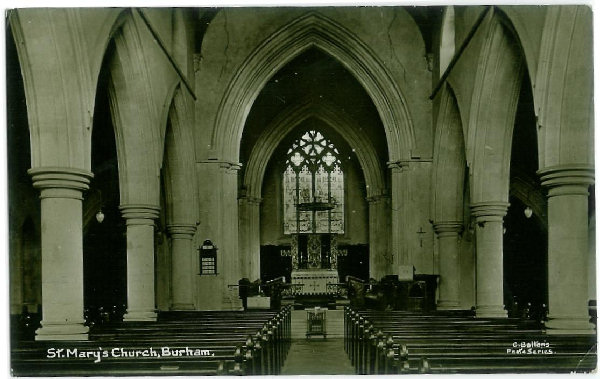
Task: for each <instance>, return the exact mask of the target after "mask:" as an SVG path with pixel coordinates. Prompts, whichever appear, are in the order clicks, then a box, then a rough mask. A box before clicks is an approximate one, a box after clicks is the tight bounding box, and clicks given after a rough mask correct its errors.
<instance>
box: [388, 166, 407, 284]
mask: <svg viewBox="0 0 600 379" xmlns="http://www.w3.org/2000/svg"><path fill="white" fill-rule="evenodd" d="M407 164H408V163H407V162H389V163H388V167H389V168H390V169H391V170H392V193H391V195H392V199H391V210H390V211H391V231H390V237H391V241H390V242H391V244H390V250H391V251H390V254H391V259H392V273H394V274H396V273H397V271H398V266H399V265H407V264H410V263H411V262H410V257H409V251H408V246H407V241H406V223H405V221H404V217H406V215H405V213H406V212H405V210H406V209H405V205H406V202H405V199H404V198H405V196H407V180H406V178H405V177H404V178H403V172H404V170H405V169H406V165H407ZM404 176H406V175H404Z"/></svg>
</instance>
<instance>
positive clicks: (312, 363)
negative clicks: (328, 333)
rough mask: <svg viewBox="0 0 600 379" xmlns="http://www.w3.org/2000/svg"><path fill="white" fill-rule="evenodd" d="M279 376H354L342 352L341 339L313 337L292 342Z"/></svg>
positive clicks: (352, 369)
mask: <svg viewBox="0 0 600 379" xmlns="http://www.w3.org/2000/svg"><path fill="white" fill-rule="evenodd" d="M281 374H282V375H301V374H310V375H315V374H319V375H335V374H340V375H341V374H345V375H351V374H354V368H353V367H352V365H351V364H350V359H348V356H347V355H346V353H345V352H344V340H343V339H341V338H335V339H329V338H327V339H323V338H321V337H313V338H311V339H308V340H293V341H292V346H291V347H290V352H289V354H288V356H287V359H286V360H285V363H284V365H283V368H282V370H281Z"/></svg>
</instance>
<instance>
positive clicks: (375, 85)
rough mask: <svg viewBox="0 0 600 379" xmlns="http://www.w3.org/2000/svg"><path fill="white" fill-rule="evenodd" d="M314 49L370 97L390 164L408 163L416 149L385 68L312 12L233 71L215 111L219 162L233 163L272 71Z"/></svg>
mask: <svg viewBox="0 0 600 379" xmlns="http://www.w3.org/2000/svg"><path fill="white" fill-rule="evenodd" d="M313 46H316V47H318V48H319V49H321V50H323V51H325V52H327V53H328V54H330V55H331V56H333V57H335V58H336V59H337V60H338V61H339V62H341V63H342V64H343V65H344V66H345V67H346V68H347V69H348V70H349V71H350V72H351V73H352V74H353V75H354V76H355V77H356V79H357V80H358V81H359V82H360V83H361V84H362V85H363V86H364V88H365V90H366V91H367V93H368V94H369V95H370V96H371V98H372V99H373V102H374V104H375V106H376V107H377V109H378V112H379V115H380V117H381V120H382V123H383V125H384V128H385V130H386V135H387V139H388V151H390V153H391V152H395V153H392V154H394V155H391V156H390V158H389V160H390V161H396V160H399V159H401V158H405V159H406V158H409V157H410V151H411V150H412V149H413V148H414V144H415V142H414V139H415V137H414V132H413V130H412V128H413V126H412V119H411V116H410V112H409V111H408V108H407V105H406V101H405V100H404V96H403V94H402V92H401V90H400V88H398V87H397V86H396V85H395V84H394V83H395V81H393V80H391V77H390V73H389V72H388V68H386V67H385V66H384V65H383V64H382V63H381V61H380V60H379V59H377V56H376V55H374V54H373V53H372V52H371V51H369V48H368V47H367V46H366V45H365V44H364V43H363V42H362V41H360V40H359V39H358V38H357V37H356V36H355V35H353V34H352V33H351V32H349V31H348V30H346V29H344V28H342V27H340V26H339V25H338V24H336V23H335V22H333V21H331V20H329V19H328V18H326V17H324V16H323V15H321V14H319V13H316V12H309V13H307V14H306V15H303V16H302V17H300V18H298V19H297V20H295V21H293V22H291V23H289V24H288V25H285V26H284V27H283V28H281V29H280V30H278V31H276V32H275V33H274V34H273V35H272V36H270V37H269V38H268V40H266V41H265V42H264V43H263V44H261V45H260V46H259V47H258V48H257V49H256V50H255V51H254V52H252V54H251V55H250V56H249V59H248V60H247V61H246V62H244V64H243V66H242V67H241V68H239V69H238V70H237V73H236V75H235V77H234V78H233V79H232V81H231V83H230V84H229V86H228V88H227V91H226V93H225V95H224V101H223V103H222V104H221V106H220V107H219V109H218V111H217V116H216V119H215V126H214V133H213V135H212V138H211V140H212V145H211V148H212V149H213V150H216V151H220V154H221V155H222V159H228V160H231V161H233V162H235V161H237V159H238V146H239V141H240V139H241V137H242V133H243V126H244V122H245V119H246V116H247V113H248V111H249V106H250V104H252V102H253V101H254V98H255V97H256V95H257V94H258V92H259V91H260V89H261V88H262V87H263V86H264V84H265V83H266V81H267V80H268V79H269V77H270V76H271V75H272V73H273V72H276V71H277V70H278V69H280V68H281V67H282V66H284V65H285V64H286V63H287V62H289V61H290V60H291V59H293V58H294V57H295V56H297V55H299V54H300V53H301V52H302V51H304V50H306V49H308V48H310V47H313ZM389 84H391V86H390V85H389ZM396 154H397V155H396Z"/></svg>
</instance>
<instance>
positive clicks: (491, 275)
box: [471, 201, 509, 317]
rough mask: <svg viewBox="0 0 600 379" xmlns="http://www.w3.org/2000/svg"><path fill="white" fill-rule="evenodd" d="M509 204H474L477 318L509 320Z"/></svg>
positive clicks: (490, 202)
mask: <svg viewBox="0 0 600 379" xmlns="http://www.w3.org/2000/svg"><path fill="white" fill-rule="evenodd" d="M508 206H509V204H508V203H506V202H499V201H497V202H495V201H488V202H481V203H476V204H473V205H471V215H472V216H473V217H474V218H475V223H476V230H477V233H476V238H477V241H476V250H477V306H476V309H475V312H476V316H477V317H507V312H506V310H505V309H504V290H503V282H504V275H503V264H504V260H503V250H502V249H503V234H504V225H503V218H504V216H505V215H506V211H507V210H508Z"/></svg>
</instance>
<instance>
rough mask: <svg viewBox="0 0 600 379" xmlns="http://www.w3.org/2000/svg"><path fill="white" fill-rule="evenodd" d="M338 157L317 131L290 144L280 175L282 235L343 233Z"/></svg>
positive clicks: (341, 188) (334, 148) (342, 186)
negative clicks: (281, 174) (284, 165)
mask: <svg viewBox="0 0 600 379" xmlns="http://www.w3.org/2000/svg"><path fill="white" fill-rule="evenodd" d="M338 156H339V151H338V149H337V148H336V147H335V145H334V144H333V143H331V141H329V140H328V139H326V138H325V137H324V136H323V134H321V133H320V132H318V131H314V130H310V131H308V132H306V133H304V134H303V135H302V136H301V137H300V138H298V139H297V140H296V141H294V142H293V143H292V146H291V147H290V148H289V149H288V151H287V160H286V167H285V171H284V172H283V207H284V209H283V215H284V216H283V218H284V222H283V225H284V233H285V234H300V233H335V234H343V233H344V172H343V170H342V165H341V162H340V159H339V157H338Z"/></svg>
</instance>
